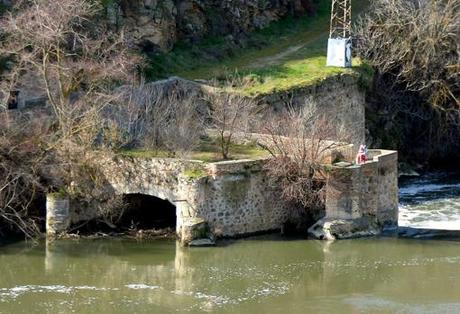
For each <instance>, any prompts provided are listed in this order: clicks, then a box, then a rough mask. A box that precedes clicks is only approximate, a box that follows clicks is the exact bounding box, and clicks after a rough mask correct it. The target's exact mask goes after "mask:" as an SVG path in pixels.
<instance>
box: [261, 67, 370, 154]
mask: <svg viewBox="0 0 460 314" xmlns="http://www.w3.org/2000/svg"><path fill="white" fill-rule="evenodd" d="M358 79H359V78H358V76H357V75H353V74H341V75H335V76H331V77H328V78H326V79H324V80H323V81H321V82H319V83H317V84H314V85H310V86H304V87H299V88H295V89H292V90H288V91H283V92H274V93H271V94H269V95H262V96H259V97H258V98H257V100H258V101H259V102H260V103H261V105H265V106H267V107H269V108H273V110H275V111H277V110H281V109H282V108H284V107H286V106H287V105H289V104H292V105H293V106H298V107H302V106H313V109H314V110H315V111H316V113H317V114H318V115H324V116H326V117H327V118H328V121H330V123H332V124H335V125H337V131H339V130H343V131H341V132H342V134H343V135H342V137H345V139H344V138H341V139H340V140H341V141H343V140H346V142H348V143H352V144H355V145H356V147H357V148H359V145H361V144H364V143H365V135H366V134H365V132H366V128H365V106H366V100H365V93H364V91H362V90H361V89H360V88H359V84H358ZM332 140H337V139H332Z"/></svg>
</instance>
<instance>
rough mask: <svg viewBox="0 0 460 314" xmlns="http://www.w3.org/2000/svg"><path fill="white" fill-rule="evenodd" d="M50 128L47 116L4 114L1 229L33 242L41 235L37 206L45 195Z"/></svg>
mask: <svg viewBox="0 0 460 314" xmlns="http://www.w3.org/2000/svg"><path fill="white" fill-rule="evenodd" d="M49 127H50V123H49V118H48V117H46V116H43V115H39V114H35V115H34V117H33V119H32V118H31V117H29V116H21V115H11V116H10V115H9V114H8V113H7V112H5V111H3V110H1V111H0V226H1V225H3V226H7V227H8V228H9V229H12V230H19V231H20V232H22V233H23V234H24V235H25V236H26V237H27V238H29V239H33V238H35V237H36V236H37V235H38V234H39V232H40V228H39V225H40V218H39V215H38V213H37V212H36V211H35V210H34V208H33V205H34V204H33V202H34V201H35V199H36V197H37V195H38V194H39V193H41V192H43V191H44V187H43V185H42V182H41V180H40V178H41V170H42V166H43V164H44V163H46V162H47V156H46V155H45V152H44V147H45V145H44V143H45V141H46V139H47V134H48V130H49ZM0 231H1V230H0Z"/></svg>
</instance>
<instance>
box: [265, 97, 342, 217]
mask: <svg viewBox="0 0 460 314" xmlns="http://www.w3.org/2000/svg"><path fill="white" fill-rule="evenodd" d="M313 108H314V106H309V105H308V104H307V105H306V106H304V107H302V108H298V109H294V108H292V107H290V106H289V107H287V108H286V109H285V110H284V111H283V112H281V113H275V114H272V116H271V117H268V118H266V123H265V124H264V125H263V126H262V132H263V133H265V134H267V135H268V138H267V140H266V141H265V143H263V144H262V145H263V146H264V147H265V149H267V150H268V151H269V152H270V154H271V155H272V157H273V158H271V159H270V160H269V161H268V162H267V164H266V166H265V168H266V170H267V171H268V174H269V177H270V178H271V180H272V184H273V185H275V186H278V187H280V189H281V191H282V196H283V198H284V199H285V200H286V201H287V202H289V203H292V204H297V205H298V206H294V207H295V208H298V209H300V210H301V211H305V209H307V210H308V211H309V212H310V214H311V213H314V212H318V211H319V210H320V209H321V208H323V207H324V200H325V199H324V198H325V182H326V180H327V172H326V170H325V164H328V163H329V164H330V162H331V158H332V156H333V155H334V154H333V153H334V151H336V150H339V149H341V148H343V147H344V145H345V144H344V143H341V141H340V140H339V138H338V136H339V134H338V133H337V129H336V126H335V125H334V123H331V121H329V120H328V119H327V117H326V116H322V115H321V114H319V113H318V112H316V111H315V110H314V109H313ZM332 140H334V141H332Z"/></svg>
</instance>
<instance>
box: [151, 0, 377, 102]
mask: <svg viewBox="0 0 460 314" xmlns="http://www.w3.org/2000/svg"><path fill="white" fill-rule="evenodd" d="M368 3H369V2H368V1H367V0H356V1H354V2H353V9H354V17H355V18H356V16H357V15H359V13H360V12H362V11H363V10H364V9H365V8H366V6H367V5H368ZM329 18H330V1H323V0H321V1H319V2H318V3H317V12H316V14H315V16H302V17H296V18H294V17H287V18H284V19H282V20H280V21H277V22H273V23H271V24H270V26H269V27H267V28H265V29H263V30H259V31H256V32H254V33H252V34H250V35H249V36H248V38H247V39H246V41H245V42H244V43H243V44H242V46H243V47H235V46H237V45H235V44H234V43H232V42H231V37H228V36H227V37H224V38H222V37H221V38H218V37H212V38H211V37H209V38H206V39H205V40H204V41H203V42H202V43H200V44H197V45H188V44H184V43H179V44H177V45H176V47H175V48H174V49H173V50H172V51H171V52H170V53H166V54H160V55H157V56H155V57H153V58H151V60H150V61H151V64H150V68H149V72H148V74H149V75H150V78H151V79H156V78H163V77H167V76H172V75H175V76H181V77H185V78H188V79H194V80H197V79H204V80H208V79H213V78H217V79H219V78H223V77H225V76H227V75H232V74H234V73H235V72H237V73H238V74H239V75H242V76H244V77H245V80H246V81H249V82H250V86H249V87H247V88H246V89H245V90H244V92H245V93H247V94H251V95H256V94H266V93H270V92H272V91H279V90H286V89H290V88H292V87H295V86H300V85H308V84H311V83H313V82H316V81H318V80H321V79H324V78H325V77H327V76H330V75H334V74H338V73H343V72H352V71H354V70H356V69H358V68H360V66H361V62H360V60H357V59H355V62H354V64H355V67H356V68H355V69H354V70H346V69H341V68H331V67H326V66H325V64H326V46H327V38H328V31H329ZM240 45H241V44H240Z"/></svg>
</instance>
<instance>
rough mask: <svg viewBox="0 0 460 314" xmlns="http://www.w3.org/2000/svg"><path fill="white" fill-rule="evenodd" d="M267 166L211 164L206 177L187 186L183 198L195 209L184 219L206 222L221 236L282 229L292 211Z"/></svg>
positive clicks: (244, 162)
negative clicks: (270, 182)
mask: <svg viewBox="0 0 460 314" xmlns="http://www.w3.org/2000/svg"><path fill="white" fill-rule="evenodd" d="M263 163H264V161H263V160H239V161H224V162H217V163H212V164H208V165H207V166H206V173H207V175H206V176H205V177H203V178H200V179H199V180H197V181H193V180H185V181H186V182H183V184H182V188H183V191H187V192H186V193H185V195H183V196H185V197H186V198H187V199H189V200H192V203H193V205H192V206H189V207H188V208H187V212H184V213H182V215H181V216H182V217H186V216H187V215H189V216H192V217H199V218H202V219H204V220H205V221H207V222H208V224H209V226H210V227H211V229H212V231H213V233H214V234H215V235H217V236H229V237H234V236H239V235H246V234H251V233H256V232H262V231H270V230H278V229H281V227H282V225H283V223H285V222H286V221H287V220H288V218H289V216H290V210H289V208H288V207H287V205H286V204H285V203H284V202H283V201H281V198H280V194H279V191H278V190H277V189H276V188H273V187H271V186H270V185H269V184H268V182H267V181H268V178H267V174H266V172H265V171H264V170H263V169H262V168H263ZM187 181H188V182H187ZM178 221H179V220H178Z"/></svg>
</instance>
